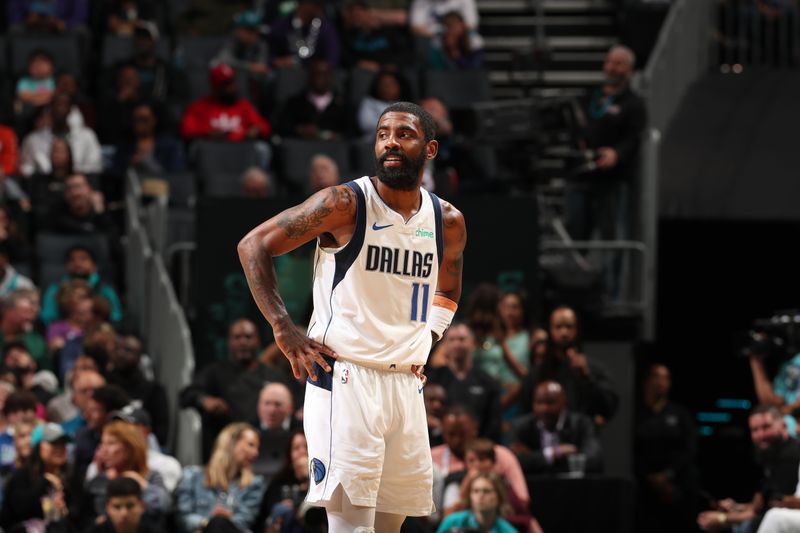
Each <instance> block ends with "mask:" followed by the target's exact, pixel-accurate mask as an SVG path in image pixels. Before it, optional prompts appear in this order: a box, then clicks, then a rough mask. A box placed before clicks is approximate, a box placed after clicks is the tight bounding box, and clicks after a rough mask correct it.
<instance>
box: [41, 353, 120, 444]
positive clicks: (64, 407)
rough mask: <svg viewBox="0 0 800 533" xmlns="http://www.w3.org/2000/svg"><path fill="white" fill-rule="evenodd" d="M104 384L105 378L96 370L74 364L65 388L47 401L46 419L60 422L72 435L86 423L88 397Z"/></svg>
mask: <svg viewBox="0 0 800 533" xmlns="http://www.w3.org/2000/svg"><path fill="white" fill-rule="evenodd" d="M105 384H106V380H105V378H104V377H103V376H102V375H100V373H98V372H97V370H88V369H83V368H78V365H77V364H76V367H75V368H74V369H73V372H72V373H71V374H70V375H69V377H68V378H67V390H66V391H65V392H64V393H63V394H62V395H60V396H56V397H55V398H53V399H52V400H50V402H48V404H47V417H48V419H49V420H51V421H53V422H58V423H60V424H61V426H62V427H63V428H64V430H65V431H66V432H67V433H68V434H69V435H72V436H74V435H75V433H76V432H77V431H78V428H81V427H84V426H85V425H86V419H85V418H84V413H86V412H87V410H88V409H89V399H90V398H91V397H92V395H93V394H94V391H95V390H97V389H99V388H100V387H102V386H104V385H105Z"/></svg>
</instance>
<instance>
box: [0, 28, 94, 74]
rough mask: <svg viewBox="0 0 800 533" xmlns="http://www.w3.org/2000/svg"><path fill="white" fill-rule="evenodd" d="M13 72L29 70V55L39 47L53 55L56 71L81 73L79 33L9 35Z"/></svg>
mask: <svg viewBox="0 0 800 533" xmlns="http://www.w3.org/2000/svg"><path fill="white" fill-rule="evenodd" d="M9 41H10V43H9V45H10V58H11V73H12V75H13V76H19V75H21V74H24V73H25V72H27V70H28V56H29V55H30V54H31V52H33V51H34V50H37V49H39V48H41V49H43V50H46V51H47V52H48V53H49V54H50V55H52V56H53V61H54V63H55V70H56V72H59V71H66V72H71V73H73V74H76V75H80V74H81V67H82V63H81V43H80V38H79V36H78V35H75V34H69V33H67V34H64V35H37V34H30V35H26V34H20V35H14V36H12V37H9Z"/></svg>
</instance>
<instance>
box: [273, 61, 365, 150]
mask: <svg viewBox="0 0 800 533" xmlns="http://www.w3.org/2000/svg"><path fill="white" fill-rule="evenodd" d="M307 71H308V84H307V86H306V88H305V89H303V90H302V91H301V92H299V93H297V94H295V95H294V96H292V97H291V98H289V99H288V100H287V101H286V103H285V104H284V105H283V107H282V109H281V111H280V113H278V115H277V119H276V124H275V131H276V132H277V133H279V134H281V135H283V136H285V137H299V138H301V139H337V138H341V137H342V136H344V135H345V133H346V131H347V126H348V117H347V111H346V109H345V104H344V99H343V98H342V95H340V94H338V93H337V92H336V91H335V90H334V80H333V68H332V67H331V65H330V64H329V63H327V62H325V61H322V60H315V61H311V62H310V63H309V65H308V69H307ZM373 129H374V125H373Z"/></svg>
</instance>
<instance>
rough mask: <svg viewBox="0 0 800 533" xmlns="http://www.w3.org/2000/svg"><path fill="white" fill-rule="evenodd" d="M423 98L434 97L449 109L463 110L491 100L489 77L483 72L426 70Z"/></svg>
mask: <svg viewBox="0 0 800 533" xmlns="http://www.w3.org/2000/svg"><path fill="white" fill-rule="evenodd" d="M423 84H424V89H425V92H424V94H425V96H434V97H436V98H438V99H439V100H441V101H442V102H444V103H445V105H447V107H449V108H450V109H464V108H467V107H469V106H470V105H471V104H474V103H476V102H483V101H486V100H489V99H490V98H491V93H490V87H489V76H488V74H487V73H486V72H485V71H483V70H459V71H439V70H427V71H425V75H424V83H423Z"/></svg>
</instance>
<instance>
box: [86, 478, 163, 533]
mask: <svg viewBox="0 0 800 533" xmlns="http://www.w3.org/2000/svg"><path fill="white" fill-rule="evenodd" d="M102 518H103V519H101V520H98V521H97V522H95V523H94V524H93V525H92V526H91V527H90V528H89V529H87V530H86V533H145V532H146V533H163V532H164V530H163V529H161V527H160V526H159V525H158V524H153V523H150V522H148V521H147V518H146V517H145V503H144V500H143V499H142V486H141V485H139V483H138V482H137V481H136V480H135V479H133V478H130V477H126V476H120V477H117V478H114V479H112V480H111V481H109V482H108V487H107V488H106V507H105V515H104V516H103V517H102Z"/></svg>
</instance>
